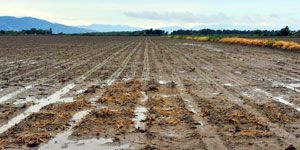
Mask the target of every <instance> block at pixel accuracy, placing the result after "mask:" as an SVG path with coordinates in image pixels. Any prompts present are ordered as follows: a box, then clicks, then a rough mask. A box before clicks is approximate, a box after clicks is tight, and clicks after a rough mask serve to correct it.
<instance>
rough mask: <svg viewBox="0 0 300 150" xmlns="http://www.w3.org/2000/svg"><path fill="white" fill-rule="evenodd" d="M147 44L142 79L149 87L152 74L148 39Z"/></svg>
mask: <svg viewBox="0 0 300 150" xmlns="http://www.w3.org/2000/svg"><path fill="white" fill-rule="evenodd" d="M145 43H146V47H145V51H144V61H143V72H142V77H141V78H142V80H143V81H144V84H145V85H148V81H149V74H150V65H149V54H148V53H149V46H148V39H147V40H146V42H145Z"/></svg>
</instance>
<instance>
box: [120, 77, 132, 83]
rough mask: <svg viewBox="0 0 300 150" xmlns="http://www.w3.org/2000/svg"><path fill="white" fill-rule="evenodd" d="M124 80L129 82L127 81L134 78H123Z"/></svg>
mask: <svg viewBox="0 0 300 150" xmlns="http://www.w3.org/2000/svg"><path fill="white" fill-rule="evenodd" d="M122 80H123V81H125V82H127V81H130V80H132V78H131V77H125V78H123V79H122Z"/></svg>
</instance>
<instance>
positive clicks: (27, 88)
mask: <svg viewBox="0 0 300 150" xmlns="http://www.w3.org/2000/svg"><path fill="white" fill-rule="evenodd" d="M32 87H33V85H28V86H26V87H24V88H22V89H19V90H17V91H14V92H12V93H9V94H7V95H4V96H2V97H1V98H0V104H1V103H3V102H5V101H7V100H9V99H11V98H13V97H15V96H16V95H18V94H20V93H22V92H24V91H26V90H29V89H31V88H32Z"/></svg>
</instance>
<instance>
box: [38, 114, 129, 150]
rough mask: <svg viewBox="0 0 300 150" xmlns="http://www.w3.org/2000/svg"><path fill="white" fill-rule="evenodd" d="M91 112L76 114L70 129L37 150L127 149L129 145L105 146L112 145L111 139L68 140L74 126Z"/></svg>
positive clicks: (71, 121)
mask: <svg viewBox="0 0 300 150" xmlns="http://www.w3.org/2000/svg"><path fill="white" fill-rule="evenodd" d="M90 111H91V110H84V111H81V112H78V113H76V114H75V115H74V116H73V117H72V119H71V120H70V121H69V122H70V124H71V127H70V128H69V129H68V130H67V131H64V132H62V133H59V134H57V135H56V136H55V137H54V138H53V139H51V140H50V141H49V142H48V143H47V144H44V145H42V146H41V147H40V148H39V150H58V149H72V150H77V149H78V150H81V149H84V148H86V149H89V150H99V149H125V148H129V145H120V146H109V145H105V144H108V143H112V142H113V140H112V139H111V138H93V139H85V140H77V141H76V140H70V139H69V137H70V136H71V135H72V133H73V128H74V127H75V125H76V124H78V123H80V122H81V121H82V119H83V118H84V117H86V116H87V115H88V114H89V113H90Z"/></svg>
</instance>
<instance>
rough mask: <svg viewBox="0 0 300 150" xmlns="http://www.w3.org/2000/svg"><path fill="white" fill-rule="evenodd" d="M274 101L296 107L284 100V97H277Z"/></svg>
mask: <svg viewBox="0 0 300 150" xmlns="http://www.w3.org/2000/svg"><path fill="white" fill-rule="evenodd" d="M273 99H274V100H276V101H278V102H280V103H283V104H285V105H289V106H294V104H292V103H290V102H288V101H286V100H284V97H283V96H277V97H274V98H273Z"/></svg>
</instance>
